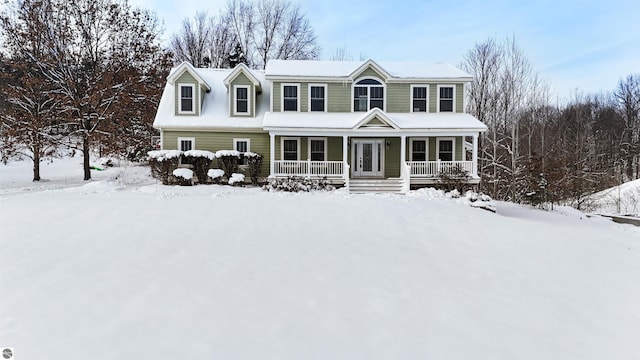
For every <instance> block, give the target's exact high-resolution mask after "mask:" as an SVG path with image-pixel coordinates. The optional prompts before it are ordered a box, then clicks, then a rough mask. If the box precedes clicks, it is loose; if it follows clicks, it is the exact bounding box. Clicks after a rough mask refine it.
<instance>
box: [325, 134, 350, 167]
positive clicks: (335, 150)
mask: <svg viewBox="0 0 640 360" xmlns="http://www.w3.org/2000/svg"><path fill="white" fill-rule="evenodd" d="M347 156H348V155H347ZM327 161H342V138H341V137H330V138H328V139H327Z"/></svg>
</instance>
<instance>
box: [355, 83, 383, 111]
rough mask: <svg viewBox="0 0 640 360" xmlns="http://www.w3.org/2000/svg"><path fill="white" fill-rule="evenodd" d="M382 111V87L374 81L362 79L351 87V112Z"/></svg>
mask: <svg viewBox="0 0 640 360" xmlns="http://www.w3.org/2000/svg"><path fill="white" fill-rule="evenodd" d="M373 108H378V109H380V110H384V85H383V84H382V83H381V82H380V81H378V80H376V79H370V78H368V79H362V80H360V81H358V82H356V83H355V85H354V86H353V111H369V110H371V109H373Z"/></svg>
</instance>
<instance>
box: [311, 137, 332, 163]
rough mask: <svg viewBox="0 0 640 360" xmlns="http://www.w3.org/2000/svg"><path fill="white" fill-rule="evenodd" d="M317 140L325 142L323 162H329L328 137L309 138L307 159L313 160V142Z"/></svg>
mask: <svg viewBox="0 0 640 360" xmlns="http://www.w3.org/2000/svg"><path fill="white" fill-rule="evenodd" d="M312 140H315V141H323V142H324V147H323V149H324V155H323V156H324V160H322V161H328V160H327V138H326V137H309V138H308V140H307V158H309V159H310V160H312V159H311V141H312Z"/></svg>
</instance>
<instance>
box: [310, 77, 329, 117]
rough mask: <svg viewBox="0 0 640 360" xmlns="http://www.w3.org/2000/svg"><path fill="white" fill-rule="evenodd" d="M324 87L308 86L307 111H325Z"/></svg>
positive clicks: (325, 92) (325, 88)
mask: <svg viewBox="0 0 640 360" xmlns="http://www.w3.org/2000/svg"><path fill="white" fill-rule="evenodd" d="M326 96H327V86H326V85H313V84H312V85H309V111H326V105H325V104H326V99H327V98H326Z"/></svg>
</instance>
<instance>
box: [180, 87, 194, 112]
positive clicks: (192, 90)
mask: <svg viewBox="0 0 640 360" xmlns="http://www.w3.org/2000/svg"><path fill="white" fill-rule="evenodd" d="M183 87H190V88H191V109H193V110H191V111H183V110H182V88H183ZM197 96H198V94H197V92H196V84H193V83H191V84H190V83H178V114H190V115H193V114H195V113H196V97H197Z"/></svg>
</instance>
